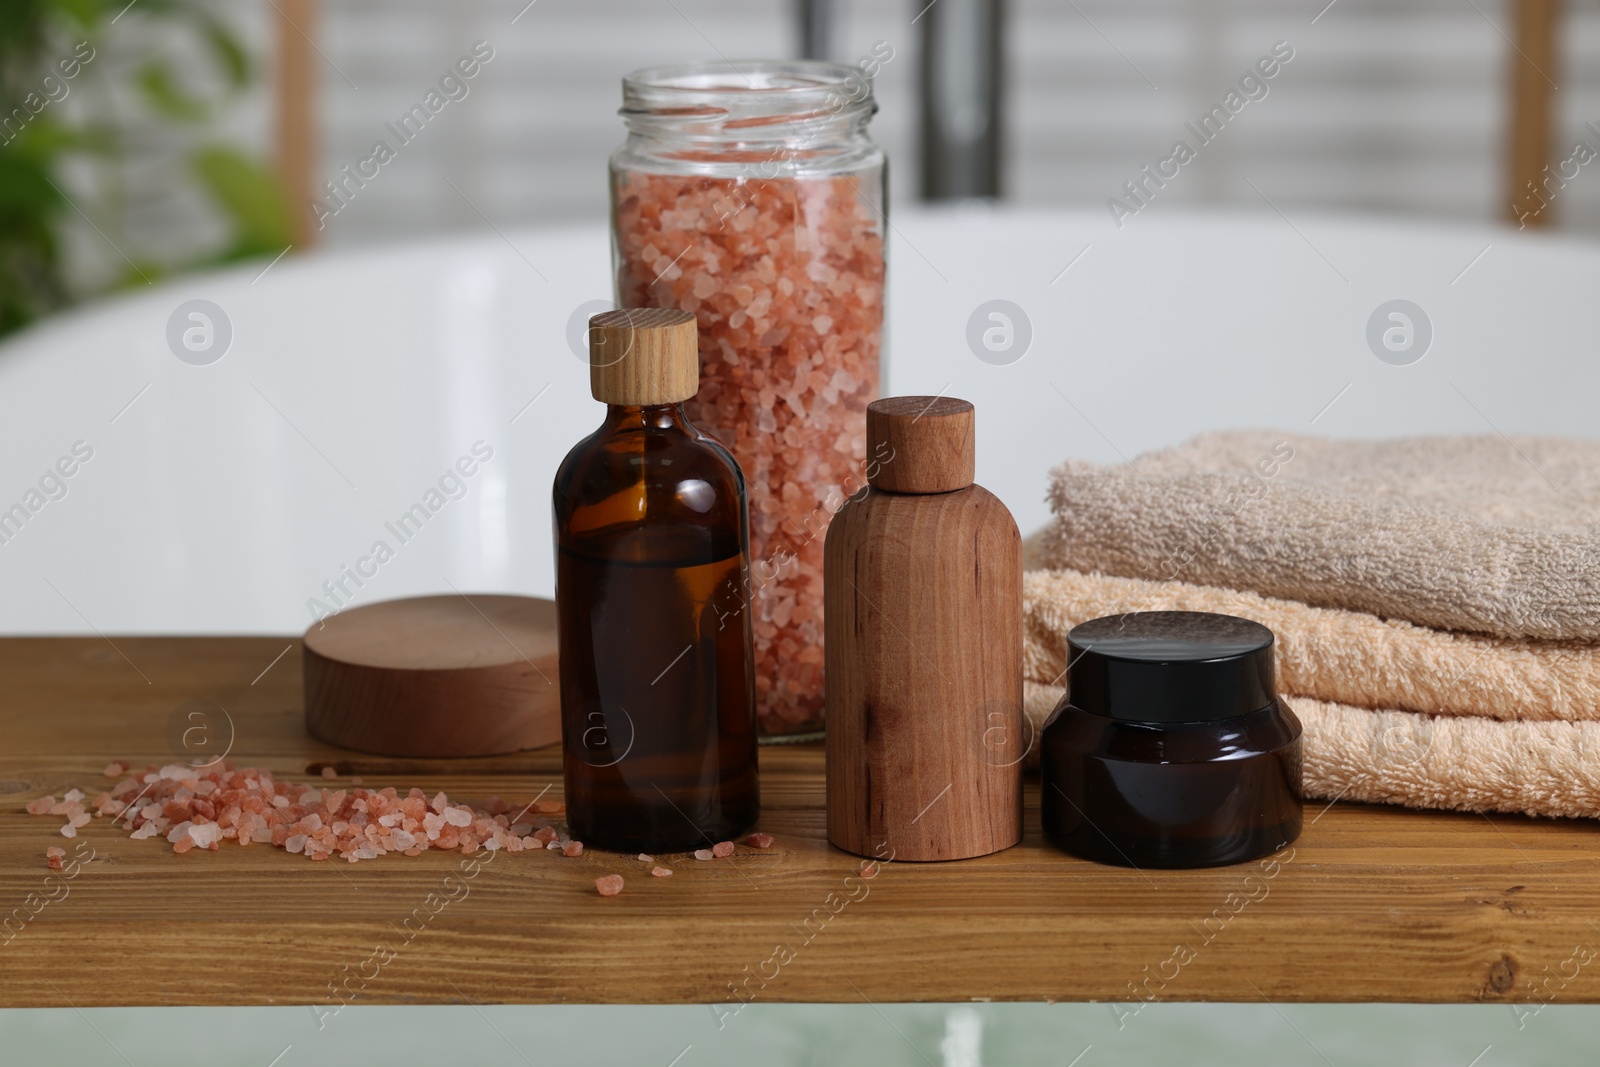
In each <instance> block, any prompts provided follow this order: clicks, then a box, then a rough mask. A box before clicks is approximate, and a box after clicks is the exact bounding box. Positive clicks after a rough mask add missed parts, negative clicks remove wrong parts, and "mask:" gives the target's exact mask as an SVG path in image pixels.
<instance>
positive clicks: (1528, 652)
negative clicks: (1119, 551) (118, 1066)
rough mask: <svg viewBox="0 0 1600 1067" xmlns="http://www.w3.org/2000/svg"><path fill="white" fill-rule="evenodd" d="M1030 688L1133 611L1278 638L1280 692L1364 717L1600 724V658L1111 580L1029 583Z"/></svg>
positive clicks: (1594, 649)
mask: <svg viewBox="0 0 1600 1067" xmlns="http://www.w3.org/2000/svg"><path fill="white" fill-rule="evenodd" d="M1022 600H1023V613H1024V618H1025V620H1026V621H1025V626H1026V641H1025V643H1024V646H1023V676H1024V677H1026V678H1028V679H1029V680H1031V681H1035V682H1048V683H1055V684H1060V682H1061V676H1062V672H1063V671H1064V670H1065V669H1066V646H1067V631H1068V630H1070V629H1072V627H1074V626H1076V625H1077V624H1078V623H1080V622H1086V621H1088V620H1089V619H1094V618H1099V617H1100V616H1102V615H1116V614H1119V613H1121V612H1125V611H1216V612H1221V613H1222V614H1224V615H1240V616H1243V617H1244V618H1247V619H1254V620H1255V621H1256V622H1259V623H1261V624H1262V625H1264V626H1267V627H1269V628H1270V629H1272V631H1273V632H1274V633H1276V634H1277V637H1278V643H1277V665H1278V687H1279V689H1281V690H1282V691H1283V692H1285V693H1295V694H1298V695H1300V696H1307V697H1314V698H1316V699H1318V700H1329V701H1335V702H1337V703H1341V704H1354V705H1356V706H1358V707H1363V708H1395V709H1398V710H1400V711H1416V712H1424V713H1427V714H1430V715H1480V716H1488V717H1491V718H1495V719H1525V720H1527V719H1537V720H1579V719H1584V720H1600V646H1597V645H1591V644H1587V643H1577V642H1550V641H1513V640H1508V639H1503V638H1495V637H1483V636H1479V635H1474V634H1459V633H1446V632H1443V631H1440V630H1430V629H1426V628H1424V627H1421V626H1415V625H1412V624H1411V623H1408V622H1398V621H1392V620H1391V621H1386V620H1384V619H1380V618H1378V617H1377V616H1376V615H1368V614H1365V613H1362V612H1355V611H1342V610H1339V609H1335V608H1312V607H1307V606H1306V605H1304V604H1300V603H1297V602H1295V601H1291V600H1275V599H1271V598H1268V597H1263V596H1259V595H1257V594H1255V593H1240V592H1235V591H1234V590H1231V589H1218V588H1215V587H1212V586H1203V585H1190V584H1188V583H1186V582H1150V581H1141V580H1139V579H1137V578H1109V577H1106V576H1104V575H1098V574H1080V573H1078V572H1077V571H1029V572H1028V573H1027V574H1026V575H1024V576H1023V588H1022Z"/></svg>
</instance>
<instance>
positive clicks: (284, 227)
mask: <svg viewBox="0 0 1600 1067" xmlns="http://www.w3.org/2000/svg"><path fill="white" fill-rule="evenodd" d="M157 29H159V30H160V31H161V32H160V33H153V32H141V31H152V30H157ZM149 42H156V43H155V44H151V43H149ZM163 43H165V44H166V45H168V46H169V47H162V44H163ZM252 77H253V71H252V64H251V61H250V57H249V54H248V53H247V51H246V50H245V48H244V47H243V45H242V44H241V43H240V42H239V40H238V39H237V38H236V37H235V36H234V34H233V33H232V32H231V31H230V30H229V28H228V27H227V26H226V25H225V24H224V23H223V22H222V21H221V19H219V18H218V17H217V15H216V14H215V13H214V12H213V11H212V10H211V9H210V7H208V6H207V5H206V4H205V2H204V0H136V2H135V3H134V4H128V3H127V0H0V335H3V334H6V333H10V332H12V331H14V330H16V329H19V328H21V327H22V326H24V325H26V324H27V323H28V322H30V321H32V320H34V319H36V318H38V317H39V316H41V315H45V314H48V313H49V312H51V311H54V310H56V309H58V308H60V307H63V306H65V305H66V304H68V303H70V302H71V301H72V300H73V299H75V298H76V297H79V296H83V295H88V294H89V293H92V292H93V291H95V290H96V289H97V288H104V287H105V286H106V285H111V286H118V285H140V284H147V283H149V282H151V281H153V280H154V279H156V278H158V277H160V276H162V275H164V274H168V273H171V272H173V271H176V270H183V269H193V268H199V267H206V266H211V265H215V264H219V263H227V262H232V261H235V260H240V259H246V258H250V257H254V256H259V255H263V254H268V255H274V254H276V253H278V252H279V251H281V250H282V249H283V248H284V247H285V246H286V245H288V244H289V243H290V240H291V236H290V234H291V228H290V221H289V207H288V202H287V198H286V196H285V194H284V191H283V188H282V185H281V183H280V182H279V181H278V179H277V177H276V175H275V173H274V171H273V170H272V169H271V167H270V166H269V165H267V164H265V163H264V162H262V161H261V160H258V159H255V158H252V157H251V156H250V155H248V154H246V153H244V152H241V151H239V150H238V149H237V148H234V147H231V146H229V145H226V144H223V143H215V142H214V141H212V140H210V139H208V135H209V134H210V133H211V127H212V126H213V124H214V123H215V121H216V119H217V117H218V116H219V115H220V114H221V112H222V110H223V109H224V108H225V107H227V106H228V105H229V104H230V103H231V102H232V101H233V100H235V99H236V98H237V97H238V96H239V95H240V94H241V93H243V92H244V91H245V90H246V89H248V88H249V86H250V84H251V81H252ZM74 93H80V94H90V95H91V96H92V101H93V102H92V104H91V106H87V107H85V106H83V104H82V100H81V99H80V100H79V101H78V102H77V103H74V104H71V105H69V104H68V100H69V99H70V97H71V96H72V94H74ZM153 130H156V131H159V132H165V133H174V132H177V133H178V134H179V136H177V137H168V138H166V139H165V141H168V142H170V141H176V142H177V143H178V144H180V145H181V146H182V147H180V148H179V149H176V151H177V152H179V153H180V155H181V158H180V159H178V160H168V161H167V162H168V163H172V162H177V163H178V164H180V165H179V166H178V167H177V168H176V174H175V177H173V179H172V180H171V181H167V180H165V179H163V183H162V184H163V187H162V190H161V191H162V193H163V194H165V195H173V194H174V189H173V188H172V187H171V186H172V184H174V183H177V184H180V185H184V186H186V187H185V188H182V189H179V190H177V191H176V192H177V195H183V196H185V197H187V198H189V199H190V200H192V201H193V202H194V203H195V204H198V205H201V206H202V207H203V208H209V210H211V211H214V212H215V213H217V214H218V215H219V216H220V218H221V219H222V220H223V222H224V226H223V229H224V230H225V232H226V236H225V237H223V238H222V239H221V240H212V241H211V242H209V243H208V244H205V245H204V246H202V247H198V248H194V249H190V250H187V251H185V252H184V253H181V254H177V255H174V254H172V253H166V254H158V253H155V252H151V251H148V250H146V249H143V248H141V247H140V244H139V242H138V241H137V240H136V239H135V238H134V237H132V236H131V235H130V234H129V233H128V232H127V229H126V216H127V208H128V200H129V195H130V182H129V177H128V176H129V172H130V170H131V169H132V164H133V163H134V162H135V157H136V156H138V155H139V153H145V154H146V155H147V154H148V153H149V152H150V151H151V148H150V145H151V144H152V143H155V142H157V141H160V140H162V139H160V138H154V137H152V136H151V134H152V131H153ZM168 151H172V150H170V149H169V150H168ZM139 161H140V162H147V160H145V159H144V158H143V157H140V160H139ZM69 166H71V167H75V168H77V169H76V170H75V171H74V173H75V174H83V173H87V174H88V175H89V178H88V179H87V180H83V181H80V182H77V183H69V182H68V179H67V176H66V171H67V169H68V167H69ZM144 169H145V170H148V168H144ZM167 170H168V172H171V171H172V168H171V167H168V168H167ZM80 215H81V216H82V219H83V220H84V221H87V222H88V224H89V225H91V226H93V227H94V229H95V231H96V232H98V234H99V235H100V236H101V237H103V238H104V239H105V243H106V244H107V245H109V246H110V249H111V250H112V251H114V253H115V257H116V264H117V265H116V268H115V269H114V270H113V271H112V272H111V273H110V274H109V275H108V279H109V280H107V279H102V280H100V281H99V282H97V283H91V284H89V285H87V286H86V285H85V284H83V283H82V282H76V283H75V282H74V280H73V278H71V277H69V267H68V265H67V264H66V262H65V259H64V256H63V252H62V244H63V242H62V237H63V234H64V233H65V231H66V228H67V227H68V226H70V225H74V224H77V220H78V216H80Z"/></svg>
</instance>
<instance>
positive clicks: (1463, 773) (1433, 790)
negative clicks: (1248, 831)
mask: <svg viewBox="0 0 1600 1067" xmlns="http://www.w3.org/2000/svg"><path fill="white" fill-rule="evenodd" d="M1023 692H1024V697H1025V700H1026V706H1027V710H1028V721H1029V723H1030V724H1031V725H1032V726H1033V727H1034V728H1035V729H1036V730H1037V729H1038V728H1041V727H1042V726H1043V725H1044V720H1045V718H1046V717H1047V716H1048V715H1049V714H1050V711H1051V709H1053V708H1054V707H1055V706H1056V703H1057V702H1058V701H1059V700H1060V699H1061V695H1062V692H1063V690H1062V688H1061V687H1060V686H1053V685H1042V684H1039V683H1036V682H1025V683H1024V685H1023ZM1284 702H1285V703H1286V704H1288V706H1289V707H1290V708H1291V709H1292V710H1293V711H1294V713H1295V715H1297V716H1298V717H1299V719H1300V722H1301V724H1302V725H1303V726H1304V727H1305V739H1304V757H1305V764H1304V788H1305V795H1306V798H1307V799H1308V800H1327V801H1333V800H1347V801H1364V802H1368V803H1378V804H1403V805H1406V806H1407V807H1413V808H1441V809H1445V810H1454V811H1478V812H1490V811H1502V812H1516V813H1521V814H1525V815H1548V816H1572V817H1579V818H1596V817H1600V723H1597V722H1499V721H1496V720H1494V719H1482V718H1471V717H1464V716H1463V717H1454V718H1447V717H1442V716H1441V717H1434V716H1429V715H1416V714H1412V713H1410V712H1404V711H1368V710H1366V709H1364V708H1353V707H1350V706H1348V705H1345V704H1334V703H1328V702H1324V701H1318V700H1307V699H1302V698H1297V697H1285V698H1284ZM1037 750H1038V745H1037V744H1035V745H1034V746H1033V749H1032V751H1033V752H1035V753H1036V752H1037Z"/></svg>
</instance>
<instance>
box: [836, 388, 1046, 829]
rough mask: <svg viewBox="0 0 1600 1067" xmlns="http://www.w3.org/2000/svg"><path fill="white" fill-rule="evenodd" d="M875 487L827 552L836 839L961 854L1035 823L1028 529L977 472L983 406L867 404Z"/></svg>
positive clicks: (855, 505)
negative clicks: (1030, 765)
mask: <svg viewBox="0 0 1600 1067" xmlns="http://www.w3.org/2000/svg"><path fill="white" fill-rule="evenodd" d="M867 451H868V455H869V456H871V457H872V459H871V464H870V465H869V468H868V471H867V481H868V483H869V486H870V487H869V488H868V489H867V490H866V492H865V494H863V495H861V496H859V497H855V498H852V499H851V500H850V501H849V502H847V503H846V504H845V506H844V507H843V508H842V509H840V511H839V513H838V514H837V515H835V516H834V518H833V522H832V524H831V525H830V526H829V527H828V540H827V546H826V550H825V554H824V567H825V572H824V577H825V585H824V588H825V593H824V597H825V614H824V618H825V625H826V641H825V645H824V647H825V649H826V653H825V654H826V657H827V723H828V726H827V770H828V840H829V841H831V842H833V844H834V845H836V846H838V847H839V848H842V849H844V850H845V851H847V852H853V853H856V854H857V855H862V856H873V857H875V858H880V859H887V858H893V859H896V860H954V859H966V858H969V857H972V856H983V855H987V854H988V853H991V852H998V851H999V850H1000V849H1003V848H1009V847H1010V846H1011V845H1014V844H1016V843H1017V841H1019V840H1020V839H1021V837H1022V759H1023V756H1024V755H1025V754H1026V753H1027V749H1028V747H1029V739H1028V737H1027V736H1026V735H1025V734H1024V725H1023V724H1024V719H1023V714H1022V545H1021V538H1020V537H1019V536H1018V533H1017V524H1016V522H1015V521H1014V520H1013V519H1012V517H1011V513H1010V512H1009V511H1007V510H1006V507H1005V505H1004V504H1002V503H1000V501H999V500H998V499H997V498H996V497H995V496H994V495H993V494H992V493H990V492H989V491H988V490H986V489H984V488H983V487H982V486H979V485H974V484H973V483H972V476H973V465H974V450H973V410H972V405H971V404H969V403H967V402H966V401H965V400H956V399H953V398H940V397H926V396H903V397H893V398H889V399H885V400H879V401H877V402H875V403H873V404H872V405H870V406H869V407H868V408H867Z"/></svg>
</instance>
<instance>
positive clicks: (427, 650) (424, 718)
mask: <svg viewBox="0 0 1600 1067" xmlns="http://www.w3.org/2000/svg"><path fill="white" fill-rule="evenodd" d="M302 644H303V648H302V660H301V663H302V672H303V675H304V678H305V690H304V691H305V706H306V728H307V729H308V730H310V731H311V733H312V735H313V736H315V737H318V738H321V739H322V740H324V741H326V742H328V743H329V744H333V745H342V746H344V747H347V748H352V749H356V750H357V751H360V752H378V753H383V754H386V755H390V756H488V755H496V754H500V753H507V752H517V751H520V750H522V749H529V748H539V747H541V746H543V745H549V744H553V743H555V742H557V741H559V740H561V694H560V689H559V687H558V686H557V685H556V672H557V668H558V665H559V659H560V657H559V656H558V655H557V646H556V605H555V602H554V601H552V600H541V599H539V598H537V597H525V596H505V595H498V594H492V593H473V594H471V595H468V594H465V593H458V594H450V595H445V596H419V597H406V598H404V599H401V600H385V601H380V602H378V603H376V604H367V605H364V606H362V607H359V608H351V609H350V610H348V611H341V612H339V613H338V614H337V615H333V616H331V617H329V618H327V619H323V620H321V621H319V622H316V623H313V624H312V625H311V628H310V629H308V630H307V631H306V635H305V638H304V639H303V642H302ZM192 762H204V761H203V760H200V761H192Z"/></svg>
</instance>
